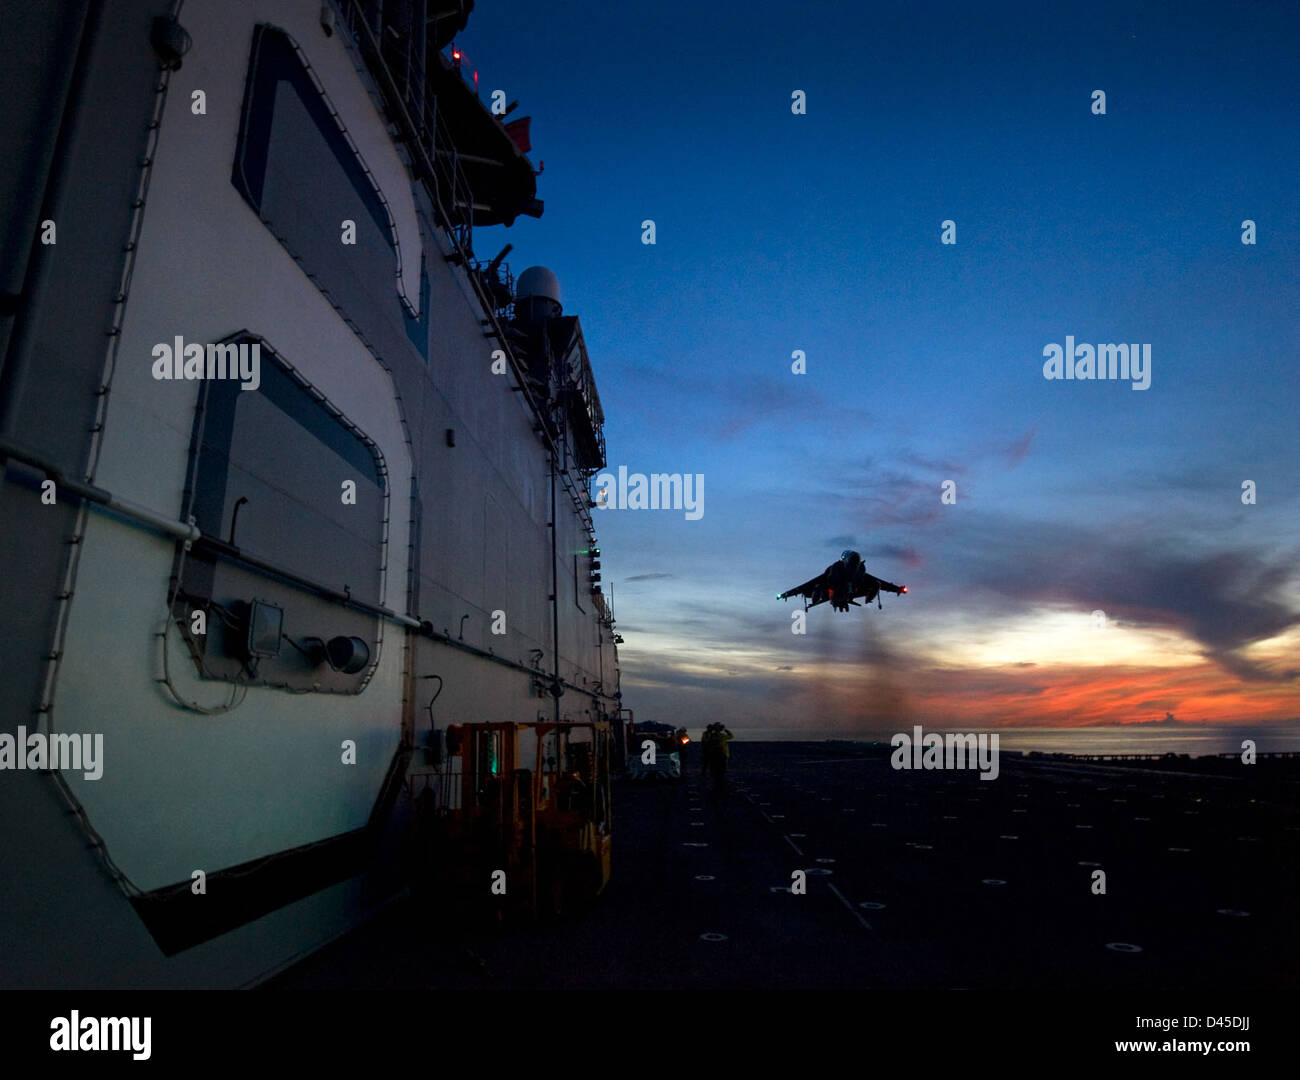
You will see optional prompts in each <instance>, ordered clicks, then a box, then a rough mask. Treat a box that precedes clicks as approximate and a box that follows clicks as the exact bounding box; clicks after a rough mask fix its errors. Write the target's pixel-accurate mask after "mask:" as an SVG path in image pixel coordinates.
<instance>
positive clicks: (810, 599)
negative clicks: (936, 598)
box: [776, 551, 907, 611]
mask: <svg viewBox="0 0 1300 1080" xmlns="http://www.w3.org/2000/svg"><path fill="white" fill-rule="evenodd" d="M882 589H883V590H884V591H885V592H891V593H898V594H899V595H901V594H903V593H905V592H907V586H906V585H895V584H894V583H893V582H891V581H882V580H881V579H880V578H878V577H873V576H872V575H871V574H868V573H867V568H866V567H865V566H863V564H862V556H861V555H859V554H858V553H857V552H856V551H846V552H844V554H842V555H841V556H840V558H839V561H838V562H833V563H831V564H830V566H828V567H826V569H825V570H823V571H822V572H821V573H820V574H818V575H817V576H816V577H815V578H811V579H810V580H808V581H805V582H804V583H803V584H802V585H796V586H795V587H794V588H793V589H787V590H786V591H785V592H783V593H777V594H776V598H777V599H778V600H789V599H790V597H792V596H802V597H803V609H804V611H807V610H808V609H809V608H813V607H816V606H817V605H818V604H823V603H826V602H827V601H829V602H830V605H831V607H833V608H834V609H835V610H836V611H848V610H849V606H850V605H852V606H853V607H857V606H858V600H859V599H863V600H865V601H866V602H867V603H868V604H870V603H871V601H872V600H874V601H875V602H876V606H877V607H883V605H882V604H881V603H880V592H881V590H882Z"/></svg>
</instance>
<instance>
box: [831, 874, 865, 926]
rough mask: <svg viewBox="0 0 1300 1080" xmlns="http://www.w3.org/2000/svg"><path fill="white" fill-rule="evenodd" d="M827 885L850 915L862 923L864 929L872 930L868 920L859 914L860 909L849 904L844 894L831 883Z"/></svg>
mask: <svg viewBox="0 0 1300 1080" xmlns="http://www.w3.org/2000/svg"><path fill="white" fill-rule="evenodd" d="M826 884H827V885H828V886H829V887H830V890H831V892H833V893H834V894H835V895H836V896H837V897H839V901H840V903H841V904H843V905H844V906H845V907H846V908H848V909H849V914H850V915H852V916H853V917H854V918H855V919H857V920H858V922H860V923H861V924H862V926H863V928H864V929H866V930H870V929H871V924H870V923H869V922H867V920H866V919H864V918H863V917H862V916H861V915H860V914H859V913H858V909H857V908H855V907H854V906H853V905H852V904H850V903H849V902H848V900H846V899H845V898H844V894H843V893H842V892H840V890H839V889H837V888H836V887H835V886H834V885H833V884H831V883H830V882H829V881H828V882H827V883H826Z"/></svg>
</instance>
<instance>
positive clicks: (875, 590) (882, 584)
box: [849, 574, 907, 604]
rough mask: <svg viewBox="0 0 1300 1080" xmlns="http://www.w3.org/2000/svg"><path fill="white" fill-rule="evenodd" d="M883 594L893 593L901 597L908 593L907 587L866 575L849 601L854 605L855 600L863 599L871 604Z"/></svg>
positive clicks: (872, 575)
mask: <svg viewBox="0 0 1300 1080" xmlns="http://www.w3.org/2000/svg"><path fill="white" fill-rule="evenodd" d="M882 592H891V593H895V594H896V595H899V596H901V595H902V594H903V593H905V592H907V586H906V585H895V584H894V583H893V582H892V581H886V580H885V579H884V578H878V577H876V576H875V575H874V574H864V575H863V578H862V581H861V584H859V585H858V586H857V587H856V588H855V589H854V590H853V596H852V597H851V598H850V599H849V603H853V601H854V600H857V599H860V598H861V599H865V600H866V601H867V603H868V604H869V603H871V601H872V600H875V599H876V598H877V597H878V596H879V595H880V594H881V593H882Z"/></svg>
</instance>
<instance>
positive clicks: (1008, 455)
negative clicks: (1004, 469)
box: [1001, 427, 1038, 465]
mask: <svg viewBox="0 0 1300 1080" xmlns="http://www.w3.org/2000/svg"><path fill="white" fill-rule="evenodd" d="M1037 434H1038V428H1036V427H1032V428H1030V429H1029V430H1028V431H1027V432H1025V434H1024V435H1023V436H1021V437H1020V438H1019V439H1017V440H1016V441H1015V442H1013V443H1009V444H1008V445H1006V446H1004V447H1002V448H1001V457H1002V459H1003V460H1004V461H1005V462H1006V463H1007V464H1008V465H1019V464H1020V463H1021V462H1022V461H1024V460H1025V458H1026V457H1027V456H1028V454H1029V448H1030V446H1032V445H1033V442H1034V436H1036V435H1037Z"/></svg>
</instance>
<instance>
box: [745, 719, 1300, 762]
mask: <svg viewBox="0 0 1300 1080" xmlns="http://www.w3.org/2000/svg"><path fill="white" fill-rule="evenodd" d="M921 727H922V729H923V730H924V731H927V732H928V731H937V732H940V733H943V732H946V731H963V732H965V731H973V730H976V729H972V728H951V727H934V726H928V725H925V724H922V725H921ZM899 730H902V731H906V732H907V733H908V734H909V735H910V734H911V727H910V726H909V727H907V728H894V729H893V730H891V731H888V732H881V731H859V732H848V731H843V730H837V731H830V730H825V729H823V730H815V729H800V728H770V729H759V728H753V729H743V730H737V731H736V739H737V741H741V742H825V741H836V742H863V743H871V742H883V743H888V742H889V740H890V737H891V736H892V735H893V734H894V733H895V732H896V731H899ZM978 730H984V731H987V732H988V733H989V734H994V733H996V734H997V735H998V736H999V739H998V747H999V749H1001V750H1007V751H1020V752H1023V753H1029V752H1032V751H1038V752H1039V753H1044V754H1168V753H1174V754H1190V755H1192V756H1193V757H1196V756H1199V755H1202V754H1230V753H1240V751H1241V749H1242V746H1241V744H1242V742H1243V741H1244V740H1246V739H1252V740H1254V742H1255V750H1256V752H1257V753H1261V754H1266V753H1283V752H1286V751H1300V724H1294V725H1278V724H1269V725H1263V724H1255V725H1251V724H1128V725H1120V726H1107V727H1102V726H1096V727H1075V728H1029V727H1008V728H995V727H989V728H983V729H978Z"/></svg>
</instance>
